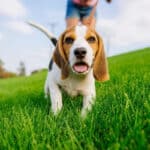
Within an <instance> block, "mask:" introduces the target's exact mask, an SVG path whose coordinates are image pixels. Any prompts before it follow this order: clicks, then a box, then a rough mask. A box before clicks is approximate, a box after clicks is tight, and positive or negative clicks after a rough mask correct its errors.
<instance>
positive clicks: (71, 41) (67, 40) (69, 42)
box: [65, 37, 74, 44]
mask: <svg viewBox="0 0 150 150" xmlns="http://www.w3.org/2000/svg"><path fill="white" fill-rule="evenodd" d="M73 42H74V39H73V38H71V37H67V38H66V39H65V43H67V44H72V43H73Z"/></svg>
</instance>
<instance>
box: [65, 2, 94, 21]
mask: <svg viewBox="0 0 150 150" xmlns="http://www.w3.org/2000/svg"><path fill="white" fill-rule="evenodd" d="M92 9H93V7H92V6H80V5H77V4H74V3H73V2H72V0H67V9H66V19H68V18H79V19H83V18H86V17H88V16H89V15H90V13H91V11H92ZM95 17H96V13H95Z"/></svg>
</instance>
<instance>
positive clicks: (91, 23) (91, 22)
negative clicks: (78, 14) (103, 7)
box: [82, 17, 96, 29]
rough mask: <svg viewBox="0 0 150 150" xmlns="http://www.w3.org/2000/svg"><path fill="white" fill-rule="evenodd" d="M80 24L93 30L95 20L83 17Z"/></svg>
mask: <svg viewBox="0 0 150 150" xmlns="http://www.w3.org/2000/svg"><path fill="white" fill-rule="evenodd" d="M82 24H84V25H87V26H89V27H91V28H93V29H94V28H95V26H96V18H95V17H92V18H91V17H84V18H83V19H82Z"/></svg>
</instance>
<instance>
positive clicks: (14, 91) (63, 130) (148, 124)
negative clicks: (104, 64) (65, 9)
mask: <svg viewBox="0 0 150 150" xmlns="http://www.w3.org/2000/svg"><path fill="white" fill-rule="evenodd" d="M109 70H110V76H111V79H110V81H108V82H106V83H98V82H97V83H96V91H97V98H96V103H95V105H94V107H93V110H92V112H90V113H89V114H88V116H87V118H86V119H85V120H83V119H82V118H81V117H80V110H81V106H82V98H81V97H76V98H71V97H69V96H67V95H66V94H65V93H63V102H64V107H63V110H62V111H61V113H60V114H59V115H58V116H57V117H54V116H53V115H52V114H51V113H48V105H49V102H48V101H46V100H45V99H44V92H43V86H44V81H45V78H46V72H42V73H38V74H35V75H32V76H31V77H20V78H14V79H7V80H0V149H1V150H5V149H10V150H13V149H14V150H16V149H24V150H26V149H33V150H41V149H43V150H46V149H52V150H53V149H54V150H57V149H60V150H63V149H67V150H73V149H77V150H80V149H85V150H94V149H99V150H103V149H104V150H106V149H108V150H118V149H122V150H124V149H125V150H128V149H131V150H136V149H137V150H146V149H150V48H146V49H143V50H139V51H135V52H131V53H127V54H124V55H119V56H115V57H111V58H109Z"/></svg>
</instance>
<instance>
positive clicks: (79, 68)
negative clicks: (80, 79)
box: [74, 65, 88, 73]
mask: <svg viewBox="0 0 150 150" xmlns="http://www.w3.org/2000/svg"><path fill="white" fill-rule="evenodd" d="M74 70H75V71H76V72H79V73H82V72H85V71H87V70H88V67H87V65H74Z"/></svg>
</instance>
